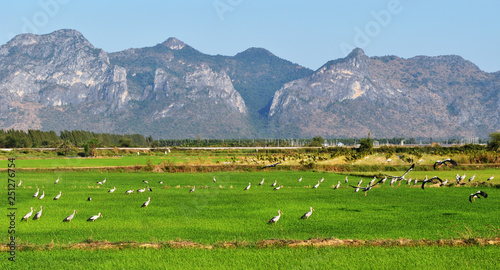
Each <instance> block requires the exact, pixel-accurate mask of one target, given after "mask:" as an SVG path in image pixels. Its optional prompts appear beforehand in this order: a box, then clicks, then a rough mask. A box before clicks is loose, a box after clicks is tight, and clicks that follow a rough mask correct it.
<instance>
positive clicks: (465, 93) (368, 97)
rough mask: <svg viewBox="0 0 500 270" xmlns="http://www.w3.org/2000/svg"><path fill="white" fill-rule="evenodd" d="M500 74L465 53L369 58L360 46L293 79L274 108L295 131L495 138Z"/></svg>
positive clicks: (278, 130) (282, 130)
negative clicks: (486, 69)
mask: <svg viewBox="0 0 500 270" xmlns="http://www.w3.org/2000/svg"><path fill="white" fill-rule="evenodd" d="M499 85H500V84H499V80H498V74H497V73H493V74H491V73H486V72H483V71H481V70H480V69H479V68H478V67H477V66H475V65H474V64H472V63H471V62H469V61H466V60H464V59H463V58H461V57H459V56H453V55H450V56H438V57H427V56H417V57H413V58H410V59H402V58H399V57H396V56H386V57H368V56H366V55H365V54H364V52H363V51H362V50H361V49H355V50H353V51H352V52H351V53H350V54H349V55H348V56H347V57H345V58H342V59H338V60H335V61H330V62H328V63H326V64H325V65H324V66H322V67H321V68H319V69H318V70H317V71H316V72H314V74H312V75H310V76H308V77H305V78H301V79H298V80H295V81H292V82H289V83H286V84H285V85H284V86H283V87H282V88H281V89H280V90H278V91H277V92H276V94H275V95H274V98H273V103H272V105H271V108H270V111H269V121H270V126H273V127H274V130H273V132H274V134H280V135H284V136H293V137H311V136H316V135H321V136H324V137H364V136H366V135H367V134H368V133H369V132H370V133H371V136H373V137H427V138H428V137H434V138H436V137H439V138H446V137H474V136H479V137H482V138H486V137H488V133H489V132H492V131H495V130H498V129H500V106H499V105H500V103H499V102H500V87H499Z"/></svg>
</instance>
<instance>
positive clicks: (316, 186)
mask: <svg viewBox="0 0 500 270" xmlns="http://www.w3.org/2000/svg"><path fill="white" fill-rule="evenodd" d="M319 184H321V182H320V181H318V183H317V184H316V185H314V186H313V188H318V187H319Z"/></svg>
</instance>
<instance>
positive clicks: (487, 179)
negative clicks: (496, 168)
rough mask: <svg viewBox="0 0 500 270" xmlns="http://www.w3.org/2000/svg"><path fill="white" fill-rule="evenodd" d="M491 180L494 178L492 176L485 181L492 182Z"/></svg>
mask: <svg viewBox="0 0 500 270" xmlns="http://www.w3.org/2000/svg"><path fill="white" fill-rule="evenodd" d="M493 178H495V177H494V176H493V175H492V176H490V178H488V179H486V181H490V180H493Z"/></svg>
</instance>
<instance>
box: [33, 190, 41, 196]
mask: <svg viewBox="0 0 500 270" xmlns="http://www.w3.org/2000/svg"><path fill="white" fill-rule="evenodd" d="M39 191H40V189H39V188H37V189H36V192H35V194H33V198H35V197H38V192H39Z"/></svg>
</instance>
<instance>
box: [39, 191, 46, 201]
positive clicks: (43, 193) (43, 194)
mask: <svg viewBox="0 0 500 270" xmlns="http://www.w3.org/2000/svg"><path fill="white" fill-rule="evenodd" d="M43 198H45V191H42V195H40V197H38V199H39V200H41V199H43Z"/></svg>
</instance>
